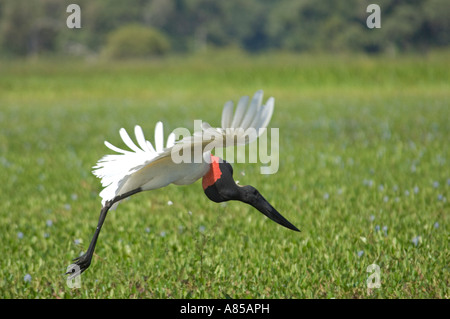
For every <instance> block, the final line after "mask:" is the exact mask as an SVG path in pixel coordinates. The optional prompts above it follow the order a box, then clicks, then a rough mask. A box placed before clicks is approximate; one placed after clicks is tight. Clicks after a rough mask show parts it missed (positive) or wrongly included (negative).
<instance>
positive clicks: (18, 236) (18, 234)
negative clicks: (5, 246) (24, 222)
mask: <svg viewBox="0 0 450 319" xmlns="http://www.w3.org/2000/svg"><path fill="white" fill-rule="evenodd" d="M17 238H19V239H22V238H23V233H22V232H21V231H20V232H18V233H17Z"/></svg>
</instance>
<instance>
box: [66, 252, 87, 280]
mask: <svg viewBox="0 0 450 319" xmlns="http://www.w3.org/2000/svg"><path fill="white" fill-rule="evenodd" d="M91 260H92V255H88V254H87V253H85V254H83V255H82V256H80V257H77V258H75V259H73V260H72V261H74V263H73V264H71V265H70V266H69V267H68V268H67V272H66V275H69V279H73V278H75V277H77V276H79V275H81V273H82V272H83V271H85V270H86V269H88V267H89V266H90V265H91Z"/></svg>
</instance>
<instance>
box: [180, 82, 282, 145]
mask: <svg viewBox="0 0 450 319" xmlns="http://www.w3.org/2000/svg"><path fill="white" fill-rule="evenodd" d="M248 100H249V98H248V96H243V97H241V98H240V100H239V102H238V103H237V106H236V110H235V112H234V115H233V102H232V101H228V102H226V103H225V105H224V107H223V111H222V123H221V124H222V127H220V128H213V127H211V126H210V125H209V124H208V123H206V122H203V123H202V131H201V132H195V133H194V135H193V136H189V137H186V138H184V139H182V140H181V141H180V142H179V143H182V144H184V146H186V147H187V146H189V145H191V146H192V147H193V145H196V144H202V150H205V147H206V146H207V150H210V149H211V148H212V147H227V146H234V145H245V144H248V143H251V142H252V141H254V140H256V139H257V138H258V137H259V136H260V135H261V134H262V133H263V132H264V130H265V129H266V127H267V125H268V124H269V122H270V119H271V117H272V114H273V109H274V106H275V99H274V98H273V97H270V98H269V99H268V100H267V102H266V103H265V104H264V105H262V100H263V91H262V90H259V91H257V92H256V93H255V95H254V96H253V98H252V100H251V101H250V104H248Z"/></svg>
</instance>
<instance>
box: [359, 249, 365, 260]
mask: <svg viewBox="0 0 450 319" xmlns="http://www.w3.org/2000/svg"><path fill="white" fill-rule="evenodd" d="M362 255H364V250H360V251H358V257H360V258H361V257H362Z"/></svg>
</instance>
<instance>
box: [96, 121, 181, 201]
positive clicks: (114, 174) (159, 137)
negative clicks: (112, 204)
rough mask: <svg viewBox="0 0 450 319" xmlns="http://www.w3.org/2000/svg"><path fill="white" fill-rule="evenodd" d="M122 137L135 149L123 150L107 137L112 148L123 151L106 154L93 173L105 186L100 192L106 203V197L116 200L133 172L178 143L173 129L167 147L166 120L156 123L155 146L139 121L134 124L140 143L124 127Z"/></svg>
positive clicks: (109, 146)
mask: <svg viewBox="0 0 450 319" xmlns="http://www.w3.org/2000/svg"><path fill="white" fill-rule="evenodd" d="M119 133H120V137H121V138H122V140H123V142H124V143H125V145H127V146H128V147H129V148H130V149H131V150H132V151H127V150H123V149H121V148H118V147H116V146H114V145H112V144H111V143H109V142H107V141H105V145H106V146H107V147H108V148H109V149H110V150H112V151H114V152H117V153H119V154H113V155H105V156H103V157H102V158H101V159H100V160H99V161H98V162H97V165H95V166H94V167H93V171H92V173H93V174H94V175H95V176H97V177H99V178H100V179H101V183H102V186H103V187H105V188H104V189H103V190H102V191H101V192H100V197H101V198H102V205H104V204H105V202H106V201H108V200H112V199H113V198H114V197H115V196H116V195H119V194H120V191H121V189H122V187H123V186H124V185H125V183H126V182H127V181H128V179H129V178H130V177H131V175H132V174H133V173H135V172H137V171H138V170H140V169H141V168H143V167H145V166H146V165H148V164H150V163H151V162H153V161H154V160H155V159H157V158H159V157H160V156H161V154H164V150H167V148H171V147H172V146H173V145H174V144H175V135H174V134H173V133H171V134H170V135H169V136H168V138H167V143H166V148H164V129H163V124H162V122H158V123H156V126H155V147H153V145H152V143H151V142H149V141H147V140H146V139H145V137H144V133H143V131H142V128H141V127H140V126H139V125H136V126H135V127H134V134H135V136H136V141H137V143H138V145H139V146H138V145H136V144H135V143H134V142H133V141H132V139H131V138H130V136H129V135H128V133H127V131H126V130H125V129H124V128H121V129H120V131H119Z"/></svg>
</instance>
